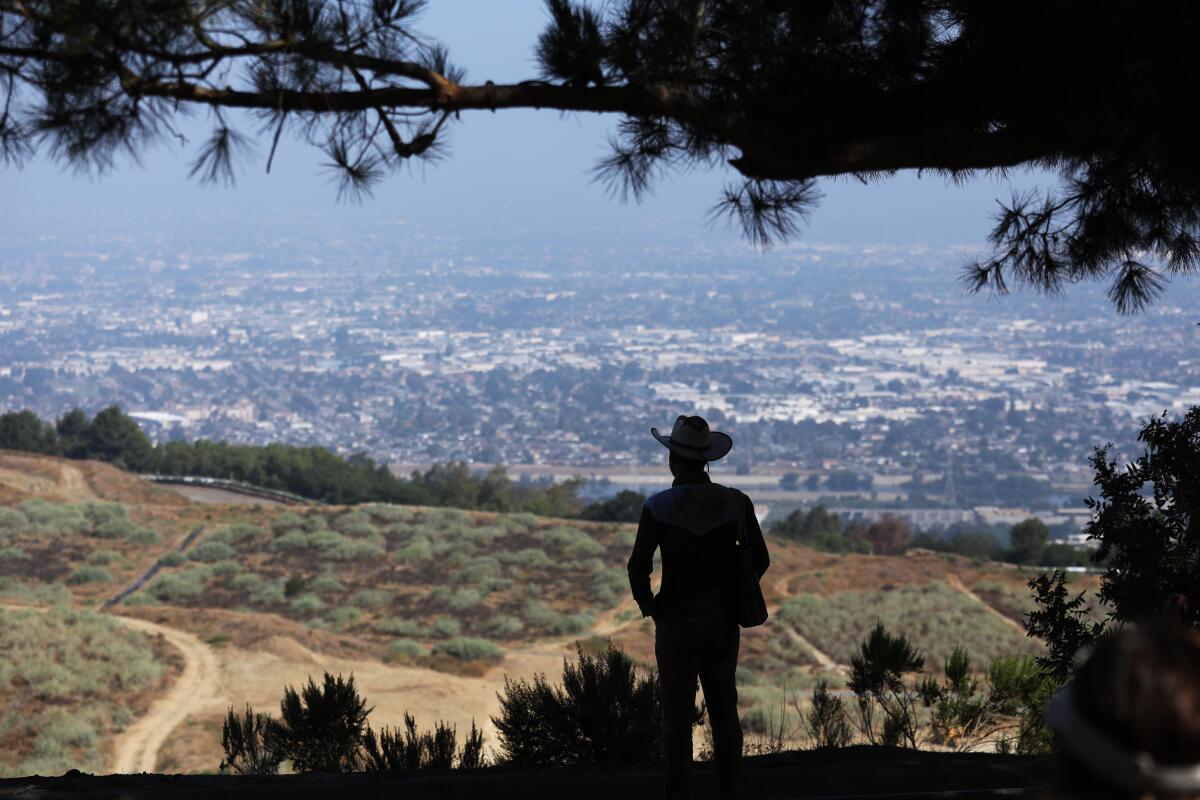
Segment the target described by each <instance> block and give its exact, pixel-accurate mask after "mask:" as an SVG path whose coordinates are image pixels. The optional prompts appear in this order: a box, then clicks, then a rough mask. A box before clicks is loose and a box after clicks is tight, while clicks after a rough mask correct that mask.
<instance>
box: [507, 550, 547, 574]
mask: <svg viewBox="0 0 1200 800" xmlns="http://www.w3.org/2000/svg"><path fill="white" fill-rule="evenodd" d="M497 558H498V559H499V560H500V562H501V563H504V564H511V565H513V566H515V567H520V568H521V569H525V570H533V569H550V568H551V567H553V566H554V561H553V559H551V558H550V556H548V555H546V551H545V550H542V549H541V548H540V547H526V548H523V549H521V550H513V551H509V552H505V553H500V554H498V555H497Z"/></svg>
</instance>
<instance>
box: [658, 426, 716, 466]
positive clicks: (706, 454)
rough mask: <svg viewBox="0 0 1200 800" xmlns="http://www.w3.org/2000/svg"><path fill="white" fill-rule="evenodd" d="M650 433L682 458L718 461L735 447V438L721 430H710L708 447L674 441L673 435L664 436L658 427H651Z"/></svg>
mask: <svg viewBox="0 0 1200 800" xmlns="http://www.w3.org/2000/svg"><path fill="white" fill-rule="evenodd" d="M650 435H651V436H653V437H654V438H655V439H657V440H658V443H659V444H661V445H662V446H663V447H665V448H667V449H668V450H670V451H671V452H672V453H675V454H676V455H678V456H680V457H682V458H690V459H692V460H693V461H716V460H717V459H719V458H724V457H725V454H726V453H728V452H729V451H730V449H731V448H732V447H733V439H731V438H730V437H729V434H727V433H721V432H720V431H709V433H708V447H705V448H704V449H698V448H695V447H688V446H687V445H683V444H679V443H678V442H672V441H671V437H670V436H663V435H662V434H661V433H659V432H658V428H651V429H650Z"/></svg>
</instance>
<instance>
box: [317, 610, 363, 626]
mask: <svg viewBox="0 0 1200 800" xmlns="http://www.w3.org/2000/svg"><path fill="white" fill-rule="evenodd" d="M325 619H326V621H328V622H329V624H330V625H333V626H334V627H336V628H348V627H350V626H351V625H354V624H355V623H356V622H358V621H359V620H361V619H362V612H361V611H359V610H358V609H357V608H350V607H348V606H342V607H341V608H335V609H334V610H333V611H330V612H329V613H328V614H326V615H325Z"/></svg>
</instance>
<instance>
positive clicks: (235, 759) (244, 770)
mask: <svg viewBox="0 0 1200 800" xmlns="http://www.w3.org/2000/svg"><path fill="white" fill-rule="evenodd" d="M221 748H222V749H223V750H224V751H225V758H224V759H222V761H221V771H222V772H226V771H230V772H236V773H237V774H239V775H274V774H275V773H277V772H279V765H280V763H282V762H283V748H282V742H280V740H279V736H278V729H277V726H276V724H275V720H273V719H271V717H270V716H269V715H267V714H255V713H254V709H252V708H250V706H249V705H247V706H246V711H245V712H244V713H243V714H242V716H240V717H239V716H238V715H237V714H235V713H234V711H233V706H230V707H229V714H228V716H226V717H225V724H224V725H222V726H221Z"/></svg>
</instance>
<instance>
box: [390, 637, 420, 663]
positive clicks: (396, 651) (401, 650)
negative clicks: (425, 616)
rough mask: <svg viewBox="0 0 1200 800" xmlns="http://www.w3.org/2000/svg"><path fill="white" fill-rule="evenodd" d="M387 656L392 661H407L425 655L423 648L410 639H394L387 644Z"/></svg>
mask: <svg viewBox="0 0 1200 800" xmlns="http://www.w3.org/2000/svg"><path fill="white" fill-rule="evenodd" d="M387 655H388V658H389V659H392V660H404V661H409V660H412V659H414V658H419V657H420V656H423V655H425V648H424V647H422V646H421V645H420V644H418V643H417V642H414V641H413V640H412V639H396V640H395V641H392V642H389V643H388V646H387Z"/></svg>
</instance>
